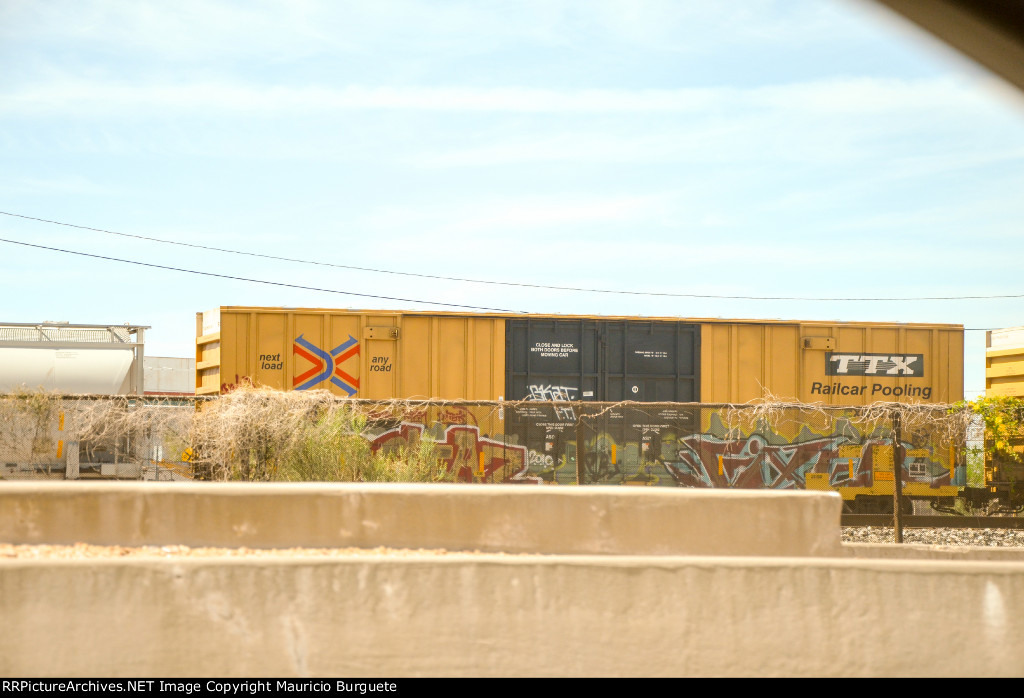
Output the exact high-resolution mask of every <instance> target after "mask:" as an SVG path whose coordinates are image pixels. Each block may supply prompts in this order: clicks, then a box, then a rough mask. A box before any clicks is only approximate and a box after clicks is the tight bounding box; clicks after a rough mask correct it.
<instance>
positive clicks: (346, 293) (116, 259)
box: [0, 238, 999, 332]
mask: <svg viewBox="0 0 1024 698" xmlns="http://www.w3.org/2000/svg"><path fill="white" fill-rule="evenodd" d="M0 242H6V243H8V244H11V245H21V246H23V247H34V248H36V249H39V250H48V251H50V252H61V253H63V254H71V255H77V256H79V257H91V258H93V259H102V260H104V261H107V262H121V263H122V264H135V265H137V266H141V267H150V268H152V269H164V270H166V271H177V272H182V273H184V274H196V275H198V276H212V277H215V278H218V279H228V280H231V281H245V282H248V283H253V284H264V285H267V286H281V287H284V288H294V289H299V290H301V291H317V292H320V293H335V294H338V295H343V296H357V297H360V298H375V299H379V300H389V301H400V302H402V303H422V304H426V305H440V306H444V307H447V308H463V309H465V310H487V311H491V312H496V313H528V312H529V311H526V310H509V309H507V308H488V307H486V306H478V305H464V304H461V303H445V302H442V301H429V300H422V299H418V298H398V297H396V296H381V295H376V294H372V293H359V292H357V291H342V290H339V289H333V288H318V287H316V286H303V285H300V284H288V283H284V282H283V281H267V280H266V279H250V278H248V277H244V276H233V275H231V274H217V273H215V272H212V271H199V270H197V269H184V268H181V267H171V266H167V265H164V264H153V263H151V262H139V261H137V260H133V259H121V258H119V257H109V256H106V255H98V254H91V253H89V252H79V251H77V250H65V249H63V248H60V247H49V246H47V245H37V244H34V243H31V242H22V241H20V240H9V239H7V238H0ZM995 329H999V328H996V327H965V328H964V331H965V332H987V331H989V330H995Z"/></svg>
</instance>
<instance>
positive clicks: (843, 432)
mask: <svg viewBox="0 0 1024 698" xmlns="http://www.w3.org/2000/svg"><path fill="white" fill-rule="evenodd" d="M897 416H898V418H899V419H900V420H901V424H902V433H901V438H900V444H901V449H900V452H901V453H902V455H903V463H902V465H903V470H902V481H903V482H904V484H905V487H906V488H907V490H908V491H909V493H910V494H911V495H912V496H916V497H921V498H939V497H945V496H948V495H949V494H950V492H951V490H950V488H957V487H961V486H963V485H966V484H968V483H967V473H966V465H967V461H968V459H967V449H966V446H967V443H968V442H967V436H968V429H969V428H970V426H971V420H970V417H969V415H967V414H966V413H964V412H960V411H950V410H949V408H948V407H946V406H932V405H901V404H876V405H871V406H867V407H857V408H853V407H845V408H834V407H824V406H818V405H800V404H780V403H764V404H758V405H704V404H678V403H616V404H604V403H583V402H560V401H554V402H552V401H523V402H483V401H481V402H466V401H397V400H395V401H383V402H373V401H364V400H344V399H338V398H334V397H332V396H331V395H329V394H328V393H326V392H325V391H310V392H298V391H295V392H275V391H269V390H257V389H250V390H238V391H234V392H232V393H229V394H227V395H224V396H221V397H219V398H215V399H211V400H200V399H168V398H131V397H114V398H109V397H81V396H78V397H67V396H54V395H49V394H39V393H24V394H16V395H8V396H4V397H2V398H0V423H2V427H3V428H2V432H0V478H4V479H17V478H71V479H75V478H90V477H97V478H101V477H102V478H127V479H163V480H167V479H210V480H249V481H419V482H438V481H462V482H503V483H528V484H538V485H540V484H551V485H555V484H558V485H566V484H577V483H578V484H588V485H589V484H604V485H630V486H674V487H701V488H745V489H758V488H772V489H838V488H848V489H849V491H850V492H856V493H858V494H862V495H864V496H865V497H869V496H878V497H883V496H884V495H885V494H886V492H887V493H888V495H889V497H890V498H891V495H892V488H893V484H894V476H895V475H896V473H895V472H894V465H893V464H894V457H893V441H894V429H893V427H894V419H896V418H897ZM971 436H972V437H973V438H977V436H976V434H973V433H972V434H971ZM865 501H867V500H865Z"/></svg>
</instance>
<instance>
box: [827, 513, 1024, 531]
mask: <svg viewBox="0 0 1024 698" xmlns="http://www.w3.org/2000/svg"><path fill="white" fill-rule="evenodd" d="M901 519H902V521H903V527H904V528H1014V529H1024V516H934V515H929V516H918V515H909V514H908V515H904V516H902V517H901ZM840 524H841V525H843V526H892V525H893V517H892V514H843V515H842V517H841V518H840Z"/></svg>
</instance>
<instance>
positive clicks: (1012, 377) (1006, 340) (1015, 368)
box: [985, 327, 1024, 397]
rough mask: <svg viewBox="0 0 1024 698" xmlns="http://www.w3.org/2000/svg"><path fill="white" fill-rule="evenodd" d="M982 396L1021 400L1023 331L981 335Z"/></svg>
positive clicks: (1014, 329) (1023, 388)
mask: <svg viewBox="0 0 1024 698" xmlns="http://www.w3.org/2000/svg"><path fill="white" fill-rule="evenodd" d="M985 395H987V396H988V397H998V396H1010V397H1024V327H1007V328H1006V329H1001V330H990V331H988V332H986V333H985Z"/></svg>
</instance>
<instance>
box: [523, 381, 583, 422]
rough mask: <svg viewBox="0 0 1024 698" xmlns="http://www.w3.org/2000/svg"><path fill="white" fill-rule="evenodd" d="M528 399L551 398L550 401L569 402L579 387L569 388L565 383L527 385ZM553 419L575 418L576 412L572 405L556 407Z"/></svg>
mask: <svg viewBox="0 0 1024 698" xmlns="http://www.w3.org/2000/svg"><path fill="white" fill-rule="evenodd" d="M527 388H529V390H530V397H529V398H527V399H529V400H551V401H552V402H569V401H571V400H572V399H573V398H574V397H575V395H574V393H578V392H579V388H571V387H569V386H567V385H529V386H527ZM555 419H569V420H574V419H576V413H575V412H574V411H573V409H572V407H556V408H555Z"/></svg>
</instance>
